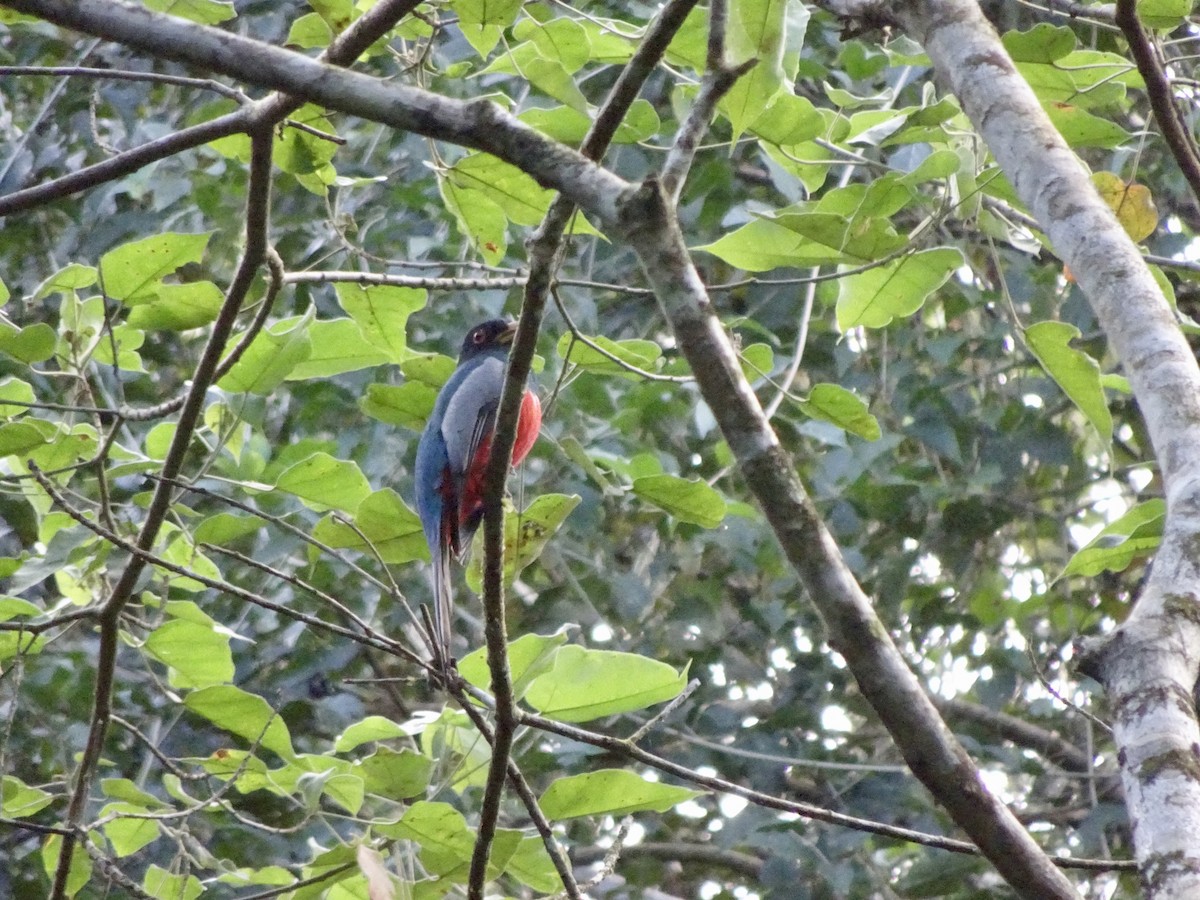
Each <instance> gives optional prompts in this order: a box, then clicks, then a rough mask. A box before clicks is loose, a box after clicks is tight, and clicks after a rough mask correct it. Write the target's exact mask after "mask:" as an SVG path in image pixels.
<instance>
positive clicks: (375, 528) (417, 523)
mask: <svg viewBox="0 0 1200 900" xmlns="http://www.w3.org/2000/svg"><path fill="white" fill-rule="evenodd" d="M354 524H355V526H356V528H357V530H356V529H355V528H351V527H349V526H348V525H345V524H343V523H341V522H339V521H338V520H337V519H336V518H334V517H333V516H326V517H325V518H323V519H322V520H321V521H320V522H318V523H317V524H316V526H315V527H314V528H313V537H314V538H316V539H317V540H318V541H321V542H322V543H324V544H328V545H329V546H330V547H333V548H335V549H338V550H343V549H346V550H357V551H359V552H360V553H367V554H372V551H374V553H378V554H379V557H380V559H382V560H383V561H384V562H385V563H389V564H392V565H400V564H402V563H406V562H412V561H413V560H414V559H429V548H428V546H426V544H425V532H424V530H423V529H422V527H421V520H420V519H419V518H417V514H416V513H415V512H413V511H412V510H411V509H409V508H408V506H407V505H405V503H404V501H403V500H402V499H401V498H400V495H399V494H397V493H396V492H395V491H393V490H392V489H391V488H384V489H383V490H379V491H375V493H373V494H371V495H370V496H368V497H366V498H365V499H364V500H362V502H361V503H359V505H358V511H357V512H356V513H355V515H354ZM364 538H365V540H364ZM368 542H369V543H368ZM372 555H373V554H372Z"/></svg>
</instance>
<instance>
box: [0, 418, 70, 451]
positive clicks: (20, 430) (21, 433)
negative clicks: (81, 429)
mask: <svg viewBox="0 0 1200 900" xmlns="http://www.w3.org/2000/svg"><path fill="white" fill-rule="evenodd" d="M56 432H57V429H55V428H54V427H53V426H51V425H50V423H49V422H42V421H41V420H38V419H26V420H24V421H21V422H9V423H8V424H6V425H0V457H2V456H23V455H24V454H26V453H28V452H29V451H30V450H33V449H35V448H37V447H41V446H43V445H44V444H46V443H47V442H48V441H49V440H50V438H51V437H52V436H53V435H54V434H55V433H56Z"/></svg>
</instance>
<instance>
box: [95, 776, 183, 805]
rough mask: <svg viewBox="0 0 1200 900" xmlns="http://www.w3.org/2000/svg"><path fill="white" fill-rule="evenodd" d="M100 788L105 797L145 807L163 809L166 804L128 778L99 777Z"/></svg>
mask: <svg viewBox="0 0 1200 900" xmlns="http://www.w3.org/2000/svg"><path fill="white" fill-rule="evenodd" d="M100 789H101V790H102V791H103V792H104V796H105V797H111V798H112V799H113V800H124V801H126V802H127V803H135V804H137V805H138V806H144V807H145V808H146V809H155V808H157V809H163V808H165V807H166V806H167V804H165V803H163V802H162V801H161V800H159V799H158V798H157V797H155V796H154V795H153V794H148V793H146V792H145V791H143V790H142V789H141V788H140V787H138V786H137V785H136V784H134V783H133V782H132V781H130V780H129V779H128V778H102V779H100Z"/></svg>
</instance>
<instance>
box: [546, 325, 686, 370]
mask: <svg viewBox="0 0 1200 900" xmlns="http://www.w3.org/2000/svg"><path fill="white" fill-rule="evenodd" d="M588 340H590V341H591V342H592V343H593V344H595V345H596V346H597V347H600V348H601V349H603V350H607V351H608V353H610V354H611V355H612V356H615V357H616V358H617V359H618V360H620V362H614V361H613V360H612V359H610V358H609V357H607V356H605V355H604V354H603V353H601V352H600V351H599V350H594V349H592V348H591V347H589V346H588V345H587V344H584V343H581V342H579V341H577V340H575V336H574V335H573V334H571V332H569V331H568V332H566V333H565V334H564V335H563V336H562V337H561V338H559V341H558V355H559V357H560V358H561V359H563V360H565V361H567V362H570V363H571V364H572V365H575V366H579V367H580V368H581V369H586V370H587V371H589V372H595V373H596V374H598V375H625V376H628V377H629V378H633V379H635V380H640V379H641V376H640V375H637V374H636V373H634V372H630V371H629V369H628V368H627V367H626V366H623V365H621V363H626V364H627V365H628V366H633V367H635V368H638V369H642V370H643V371H649V372H654V371H655V370H656V369H657V368H658V365H657V364H658V360H659V358H661V357H662V347H660V346H658V344H656V343H655V342H654V341H643V340H639V339H636V338H633V339H629V340H623V341H614V340H610V339H609V338H606V337H604V336H603V335H598V336H595V337H589V338H588Z"/></svg>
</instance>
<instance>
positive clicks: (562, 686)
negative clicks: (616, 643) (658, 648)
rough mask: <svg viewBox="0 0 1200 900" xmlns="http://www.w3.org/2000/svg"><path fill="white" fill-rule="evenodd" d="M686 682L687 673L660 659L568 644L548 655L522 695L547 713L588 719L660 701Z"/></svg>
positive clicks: (568, 719) (575, 719)
mask: <svg viewBox="0 0 1200 900" xmlns="http://www.w3.org/2000/svg"><path fill="white" fill-rule="evenodd" d="M686 684H687V673H686V672H676V671H675V670H674V669H673V668H671V667H670V666H668V665H667V664H666V663H661V662H658V661H657V660H653V659H648V658H646V657H644V656H638V655H637V654H634V653H619V652H616V651H612V650H586V649H584V648H583V647H580V646H577V645H574V644H571V645H568V646H565V647H563V648H562V649H561V650H559V651H558V653H557V654H556V655H555V656H554V668H553V669H551V670H550V671H549V672H547V673H545V674H543V675H540V676H538V677H537V678H535V679H534V680H533V683H532V684H531V685H530V686H529V690H528V692H527V693H526V700H527V701H528V702H529V705H530V706H532V707H533V708H534V709H536V710H538V711H539V712H541V713H542V714H544V715H546V716H549V717H550V718H552V719H558V720H559V721H563V722H588V721H591V720H592V719H599V718H603V717H604V716H615V715H618V714H620V713H624V712H631V711H633V710H636V709H646V708H647V707H649V706H653V705H654V704H656V703H663V702H665V701H667V700H670V699H672V698H674V697H676V696H678V694H679V692H680V691H682V690H683V688H684V686H685V685H686Z"/></svg>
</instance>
